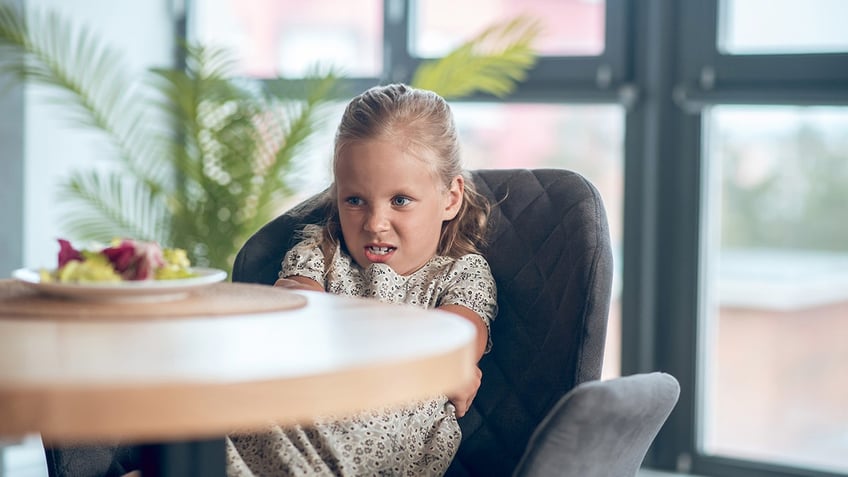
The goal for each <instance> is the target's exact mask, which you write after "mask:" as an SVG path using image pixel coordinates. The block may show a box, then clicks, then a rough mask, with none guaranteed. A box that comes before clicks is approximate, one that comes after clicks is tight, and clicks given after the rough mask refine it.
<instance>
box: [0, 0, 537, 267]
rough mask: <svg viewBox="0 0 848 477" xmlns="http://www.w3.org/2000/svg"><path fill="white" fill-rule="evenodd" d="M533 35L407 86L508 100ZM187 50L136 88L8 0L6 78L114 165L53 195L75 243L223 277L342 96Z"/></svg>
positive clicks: (481, 50)
mask: <svg viewBox="0 0 848 477" xmlns="http://www.w3.org/2000/svg"><path fill="white" fill-rule="evenodd" d="M539 31H540V30H539V27H538V24H537V22H535V21H533V20H532V19H528V18H524V17H520V18H517V19H515V20H512V21H509V22H506V23H503V24H498V25H494V26H492V27H491V28H489V29H487V30H485V31H484V32H482V33H480V34H479V35H477V36H475V37H474V38H472V39H471V40H469V41H468V42H467V43H465V44H463V45H461V46H460V47H458V48H456V49H455V50H454V51H452V52H451V53H450V54H448V55H447V56H446V57H444V58H442V59H440V60H436V61H433V62H428V63H424V64H422V66H421V67H420V68H419V69H418V71H416V72H415V75H414V76H413V80H412V84H413V85H414V86H418V87H422V88H427V89H431V90H434V91H436V92H438V93H440V94H442V95H443V96H445V97H446V98H458V97H462V96H465V95H469V94H473V93H476V92H483V93H490V94H495V95H498V96H503V95H506V94H509V93H510V92H511V91H512V90H513V88H514V87H515V85H516V84H517V82H519V81H521V80H522V79H523V78H524V75H525V73H526V71H527V70H528V69H529V68H531V67H532V66H533V64H534V63H535V53H534V52H533V49H532V43H533V41H534V40H535V38H536V37H537V36H538V34H539ZM185 52H186V55H185V56H186V62H185V67H184V68H180V69H151V70H150V71H149V72H148V74H147V75H145V76H144V77H143V78H140V79H135V78H128V77H127V76H126V74H125V71H126V68H125V67H124V61H123V60H122V58H121V57H120V55H118V54H117V53H116V52H115V51H113V50H112V49H110V48H109V45H108V44H107V43H106V42H105V41H103V40H101V39H100V38H98V37H97V36H96V35H94V34H92V33H91V31H90V30H89V29H86V28H84V27H79V26H76V25H74V24H73V23H72V22H71V21H69V20H67V19H65V18H63V17H61V16H60V15H58V14H56V13H53V12H49V11H24V10H23V9H20V8H17V7H14V6H11V5H7V4H3V3H0V75H2V76H8V77H11V78H17V79H18V80H20V81H32V82H35V83H39V84H42V85H46V86H48V87H49V88H51V89H52V90H53V91H54V92H56V93H58V94H59V96H57V98H59V101H58V106H59V107H61V108H63V109H64V110H65V112H66V113H68V114H67V116H68V117H70V118H71V119H72V120H73V121H74V122H75V123H76V125H78V126H81V127H84V128H91V129H94V130H97V131H99V132H100V133H102V134H103V135H104V136H105V137H106V138H107V139H108V142H109V143H110V144H111V146H112V150H111V152H110V153H109V155H108V157H109V160H110V161H109V163H110V164H111V167H108V168H97V169H88V170H77V171H75V172H74V173H73V174H72V175H71V176H70V177H68V178H67V179H66V180H64V182H62V183H61V184H60V186H59V190H58V194H59V196H60V197H61V198H62V200H63V202H64V203H65V204H67V206H68V213H67V214H64V215H63V220H62V224H61V225H62V227H63V229H64V230H65V231H66V232H67V234H68V236H69V237H70V238H72V239H74V240H97V241H108V240H110V239H111V238H113V237H134V238H137V239H141V240H148V241H157V242H159V243H162V244H167V245H169V246H178V247H181V248H185V249H186V250H187V251H188V252H189V254H190V256H191V258H192V261H193V262H194V263H195V264H197V265H202V266H211V267H216V268H221V269H225V270H229V269H230V268H231V265H232V260H233V259H234V257H235V254H236V252H237V251H238V248H239V247H240V246H241V244H243V243H244V241H245V240H246V239H247V238H248V237H249V236H250V234H252V233H253V232H254V231H256V230H257V229H258V228H259V227H260V226H262V225H263V224H264V223H266V222H268V221H269V220H270V219H272V218H273V217H274V216H275V215H276V214H278V213H279V212H280V211H281V207H282V204H283V202H284V200H285V199H286V198H287V197H288V195H289V194H290V192H291V185H290V184H289V182H288V179H289V172H290V168H291V163H292V158H293V157H294V156H295V155H296V154H298V152H299V151H300V150H301V149H302V148H303V147H304V145H305V144H306V142H307V140H308V139H309V138H310V137H311V136H312V135H313V134H314V133H315V131H316V125H317V124H318V122H319V121H320V120H321V119H322V117H321V114H322V109H321V108H320V106H321V105H322V104H323V103H325V102H327V101H329V100H332V99H335V98H339V97H341V95H343V94H346V93H343V92H341V91H340V89H339V84H340V82H339V80H340V75H339V74H338V73H336V72H334V71H332V70H328V71H315V73H314V74H312V75H311V76H310V77H309V78H307V79H306V80H305V81H302V82H297V83H294V82H287V81H284V80H282V79H281V78H280V79H279V81H276V82H274V81H271V82H270V84H273V85H274V87H272V88H269V87H265V86H264V85H267V84H269V83H261V82H257V81H250V80H247V79H245V78H239V77H237V76H236V75H235V74H234V73H233V72H234V70H235V68H234V67H235V58H233V56H232V55H231V54H230V53H229V52H228V51H227V50H225V49H222V48H217V47H213V46H209V45H201V44H192V45H188V46H186V47H185ZM293 84H294V85H297V86H296V87H292V86H291V85H293ZM280 85H289V86H288V87H280Z"/></svg>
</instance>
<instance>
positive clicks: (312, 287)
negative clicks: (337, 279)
mask: <svg viewBox="0 0 848 477" xmlns="http://www.w3.org/2000/svg"><path fill="white" fill-rule="evenodd" d="M274 286H275V287H283V288H288V289H291V290H308V291H324V287H323V286H322V285H321V284H320V283H318V282H316V281H315V280H313V279H311V278H306V277H301V276H300V275H292V276H290V277H286V278H280V279H278V280H277V281H276V282H274Z"/></svg>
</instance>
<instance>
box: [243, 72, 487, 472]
mask: <svg viewBox="0 0 848 477" xmlns="http://www.w3.org/2000/svg"><path fill="white" fill-rule="evenodd" d="M333 175H334V178H335V180H334V183H333V185H332V186H331V188H330V189H329V191H328V194H327V197H326V200H327V201H328V203H329V205H330V209H331V210H332V212H331V214H330V216H329V217H328V218H327V221H326V223H324V224H323V225H322V226H321V227H318V226H309V227H307V228H306V229H305V230H304V238H303V240H302V241H301V242H300V243H298V244H297V245H296V246H295V247H294V248H292V249H291V250H290V251H289V252H288V253H287V254H286V257H285V259H284V260H283V264H282V271H281V272H280V277H281V278H280V280H278V281H277V283H276V285H277V286H284V287H289V288H297V289H305V290H320V291H327V292H330V293H335V294H340V295H352V296H359V297H373V298H376V299H378V300H380V301H384V302H390V303H403V304H408V305H415V306H420V307H423V308H439V309H441V310H445V311H449V312H453V313H455V314H457V315H459V316H461V317H462V318H464V319H466V320H468V321H469V322H471V323H472V324H474V326H475V327H476V328H477V343H476V350H477V357H478V359H479V358H480V357H481V356H482V355H483V353H484V351H486V350H487V348H488V346H489V339H488V337H489V330H488V327H489V322H490V321H491V320H492V319H493V318H494V316H495V313H496V298H495V282H494V279H493V278H492V274H491V272H490V270H489V266H488V264H487V263H486V261H485V259H483V257H481V256H480V255H479V254H478V253H477V247H478V245H480V244H481V243H482V240H483V235H484V232H485V227H486V217H487V214H488V210H489V205H488V203H487V202H486V200H485V199H484V198H483V197H482V196H480V195H479V194H478V193H476V191H475V190H474V188H473V184H472V183H471V182H470V181H469V180H467V179H466V177H465V176H464V175H463V171H462V168H461V165H460V158H459V144H458V139H457V133H456V129H455V126H454V122H453V117H452V114H451V111H450V108H449V106H448V105H447V103H446V102H445V101H444V99H442V98H441V97H439V96H438V95H436V94H435V93H432V92H429V91H423V90H419V89H414V88H411V87H408V86H405V85H400V84H395V85H389V86H381V87H375V88H372V89H370V90H368V91H366V92H365V93H363V94H361V95H359V96H357V97H356V98H354V99H353V100H352V101H351V102H350V104H349V105H348V107H347V109H346V110H345V112H344V115H343V116H342V120H341V124H340V125H339V129H338V132H337V133H336V143H335V151H334V156H333ZM475 376H476V379H475V380H474V381H473V382H470V383H468V385H467V386H466V387H465V389H462V390H459V391H457V392H456V393H455V394H453V395H451V396H443V397H441V398H438V399H433V400H429V401H423V402H419V403H415V404H412V405H410V406H407V407H405V408H401V409H389V410H383V411H375V412H366V413H362V414H360V415H357V416H354V417H348V418H342V419H338V420H334V421H324V420H321V421H318V422H315V423H313V424H311V425H309V426H289V427H286V428H282V427H278V426H275V427H273V428H272V429H271V430H270V431H269V432H266V433H263V434H259V435H239V436H231V437H230V439H228V442H227V445H228V473H229V474H230V475H238V476H242V475H255V476H260V475H262V476H264V475H345V476H347V475H350V476H361V475H414V476H419V475H442V474H443V473H444V472H445V470H446V469H447V467H448V465H449V464H450V462H451V460H452V459H453V456H454V454H455V453H456V450H457V447H458V445H459V441H460V437H461V436H460V429H459V425H458V424H457V421H456V419H457V417H461V416H462V415H463V414H465V412H466V411H467V410H468V407H469V406H470V404H471V400H472V399H473V398H474V395H475V394H476V392H477V388H478V387H479V386H480V377H481V373H480V370H479V368H477V369H475ZM339 392H344V390H339Z"/></svg>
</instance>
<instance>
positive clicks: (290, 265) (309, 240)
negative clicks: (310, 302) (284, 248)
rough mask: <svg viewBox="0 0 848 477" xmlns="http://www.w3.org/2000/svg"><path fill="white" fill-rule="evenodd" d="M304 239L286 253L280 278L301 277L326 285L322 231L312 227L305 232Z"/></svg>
mask: <svg viewBox="0 0 848 477" xmlns="http://www.w3.org/2000/svg"><path fill="white" fill-rule="evenodd" d="M304 236H305V237H306V238H304V239H303V240H302V241H300V242H298V243H297V245H295V246H294V247H292V248H291V250H289V251H288V252H286V256H285V258H283V263H282V270H280V273H279V276H280V278H287V277H292V276H301V277H305V278H310V279H312V280H315V281H316V282H318V283H324V252H322V251H321V246H320V242H319V238H320V236H321V234H320V229H319V230H317V231H316V230H313V229H312V228H311V227H310V228H307V229H305V230H304Z"/></svg>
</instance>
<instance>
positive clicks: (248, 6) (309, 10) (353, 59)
mask: <svg viewBox="0 0 848 477" xmlns="http://www.w3.org/2000/svg"><path fill="white" fill-rule="evenodd" d="M194 5H195V7H194V10H193V11H192V20H193V24H192V27H193V31H192V34H193V37H194V38H197V39H198V40H200V41H202V42H204V43H206V44H214V45H225V46H228V47H230V48H234V49H235V51H236V52H237V54H238V57H239V58H240V59H241V60H242V65H241V68H242V73H243V74H246V75H248V76H254V77H272V76H276V75H277V74H280V75H282V76H287V77H300V76H304V75H305V74H306V73H307V72H308V71H309V70H310V68H314V67H315V65H316V64H320V65H322V66H330V65H332V66H334V67H337V68H340V69H341V70H342V73H343V74H344V75H345V76H354V77H357V76H360V77H377V76H380V72H381V71H382V68H383V61H382V50H381V49H382V44H383V1H382V0H356V1H355V2H351V1H349V0H322V1H320V2H303V1H300V0H204V1H202V2H195V4H194ZM351 11H355V12H356V15H351V14H350V12H351Z"/></svg>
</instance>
